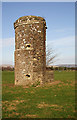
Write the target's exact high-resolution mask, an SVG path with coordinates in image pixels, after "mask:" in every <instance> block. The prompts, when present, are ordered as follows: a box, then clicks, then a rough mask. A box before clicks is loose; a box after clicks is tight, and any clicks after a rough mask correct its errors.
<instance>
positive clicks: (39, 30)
mask: <svg viewBox="0 0 77 120" xmlns="http://www.w3.org/2000/svg"><path fill="white" fill-rule="evenodd" d="M14 28H15V53H14V54H15V85H30V84H33V83H35V82H37V81H40V83H41V84H42V83H44V82H45V75H46V52H45V49H46V48H45V41H46V22H45V19H44V18H42V17H37V16H24V17H21V18H19V19H18V20H16V22H15V23H14Z"/></svg>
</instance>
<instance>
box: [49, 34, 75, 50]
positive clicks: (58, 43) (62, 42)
mask: <svg viewBox="0 0 77 120" xmlns="http://www.w3.org/2000/svg"><path fill="white" fill-rule="evenodd" d="M47 44H53V45H54V46H55V47H58V48H69V47H75V36H68V37H64V38H60V39H54V40H52V41H47Z"/></svg>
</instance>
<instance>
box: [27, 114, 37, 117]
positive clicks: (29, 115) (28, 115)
mask: <svg viewBox="0 0 77 120" xmlns="http://www.w3.org/2000/svg"><path fill="white" fill-rule="evenodd" d="M26 117H30V118H34V117H35V118H36V117H38V116H37V115H31V114H27V115H26Z"/></svg>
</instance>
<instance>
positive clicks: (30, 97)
mask: <svg viewBox="0 0 77 120" xmlns="http://www.w3.org/2000/svg"><path fill="white" fill-rule="evenodd" d="M2 84H3V85H2V86H3V87H2V117H3V118H74V116H75V72H74V71H69V72H67V71H62V72H59V71H55V72H54V81H53V82H52V83H50V84H47V85H44V86H43V87H32V86H31V87H25V86H14V72H9V71H3V72H2Z"/></svg>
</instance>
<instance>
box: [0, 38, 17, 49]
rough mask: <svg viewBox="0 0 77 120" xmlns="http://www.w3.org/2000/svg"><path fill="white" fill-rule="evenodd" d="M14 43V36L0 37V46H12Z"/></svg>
mask: <svg viewBox="0 0 77 120" xmlns="http://www.w3.org/2000/svg"><path fill="white" fill-rule="evenodd" d="M14 45H15V39H14V38H5V39H0V47H2V48H4V47H14Z"/></svg>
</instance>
